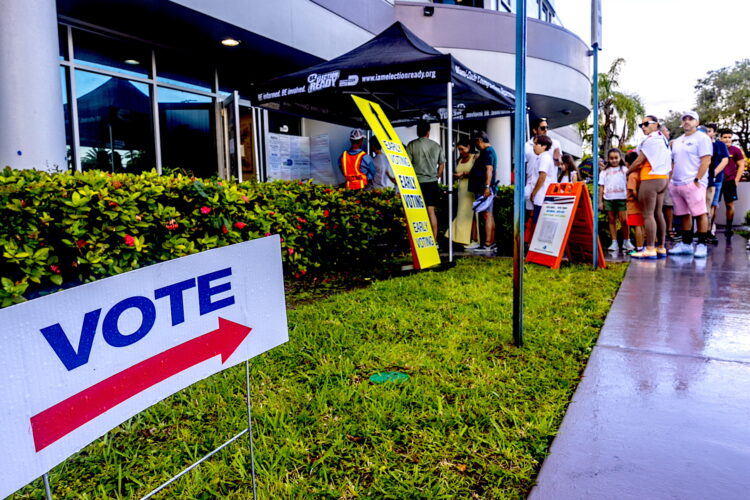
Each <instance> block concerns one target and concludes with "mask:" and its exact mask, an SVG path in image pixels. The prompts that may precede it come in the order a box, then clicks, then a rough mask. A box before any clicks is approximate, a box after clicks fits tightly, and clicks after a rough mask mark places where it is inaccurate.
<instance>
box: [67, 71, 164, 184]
mask: <svg viewBox="0 0 750 500" xmlns="http://www.w3.org/2000/svg"><path fill="white" fill-rule="evenodd" d="M75 78H76V94H77V95H76V99H77V103H78V128H79V135H80V146H81V166H82V168H83V169H84V170H92V169H96V170H107V171H110V172H142V171H144V170H150V169H152V168H154V166H155V165H154V160H153V158H154V154H153V151H154V144H153V143H154V140H153V139H154V138H153V133H152V130H153V129H152V120H151V98H150V97H149V91H148V85H146V84H144V83H139V82H134V81H131V80H127V79H125V78H115V77H110V76H105V75H99V74H96V73H90V72H88V71H83V70H76V72H75Z"/></svg>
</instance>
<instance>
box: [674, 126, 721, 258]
mask: <svg viewBox="0 0 750 500" xmlns="http://www.w3.org/2000/svg"><path fill="white" fill-rule="evenodd" d="M699 123H700V122H699V121H698V113H696V112H695V111H688V112H686V113H685V114H683V115H682V129H683V130H684V131H685V133H684V134H683V135H681V136H680V137H678V138H677V139H675V140H674V141H672V162H673V164H674V168H673V169H672V180H671V182H670V183H669V193H670V194H671V195H672V203H673V204H674V214H675V215H679V216H681V217H682V242H680V243H678V244H677V245H675V246H674V247H672V248H671V249H670V250H669V254H670V255H693V256H694V257H696V258H706V256H707V255H708V247H706V240H707V239H708V217H707V210H706V187H707V186H708V167H709V166H710V165H711V155H712V154H713V151H714V150H713V145H712V144H711V139H710V138H709V137H708V136H707V135H706V134H704V133H703V132H699V131H698V128H697V127H698V125H699ZM693 217H695V219H696V221H697V223H698V232H697V234H696V235H695V236H697V238H698V244H697V245H696V246H695V251H693V246H692V242H693Z"/></svg>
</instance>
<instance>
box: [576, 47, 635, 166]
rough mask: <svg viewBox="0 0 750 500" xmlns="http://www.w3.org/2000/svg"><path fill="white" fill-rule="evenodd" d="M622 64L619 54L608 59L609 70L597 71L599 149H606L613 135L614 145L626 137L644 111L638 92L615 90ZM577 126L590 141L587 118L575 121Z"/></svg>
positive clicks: (622, 141) (623, 61) (617, 87)
mask: <svg viewBox="0 0 750 500" xmlns="http://www.w3.org/2000/svg"><path fill="white" fill-rule="evenodd" d="M624 64H625V59H623V58H622V57H619V58H617V59H615V60H614V61H612V65H611V66H610V67H609V71H607V72H606V73H599V137H601V139H602V140H601V144H600V152H606V151H608V150H609V149H610V148H611V147H612V146H613V143H614V141H615V139H617V145H618V146H622V145H624V144H626V143H627V142H628V141H630V139H632V137H633V134H634V133H635V131H636V130H637V126H638V118H639V117H641V116H643V114H644V113H645V109H644V107H643V102H642V101H641V98H640V97H639V96H638V94H630V93H627V92H621V91H619V90H618V89H619V88H620V80H619V78H620V70H621V69H622V66H623V65H624ZM618 122H621V126H620V127H618V124H619V123H618ZM618 129H619V131H620V133H619V134H618V133H617V132H618ZM579 130H580V131H581V135H583V137H584V140H586V141H588V142H589V143H590V142H591V141H592V135H593V134H592V133H591V124H590V123H588V120H584V121H583V122H581V123H579Z"/></svg>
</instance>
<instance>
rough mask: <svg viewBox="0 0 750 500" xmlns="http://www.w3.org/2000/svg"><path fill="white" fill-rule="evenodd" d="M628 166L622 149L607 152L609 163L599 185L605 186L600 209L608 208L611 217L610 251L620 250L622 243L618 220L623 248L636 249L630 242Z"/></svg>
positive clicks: (600, 174) (605, 166)
mask: <svg viewBox="0 0 750 500" xmlns="http://www.w3.org/2000/svg"><path fill="white" fill-rule="evenodd" d="M627 171H628V169H627V167H626V166H625V161H624V159H623V157H622V151H620V150H619V149H617V148H612V149H610V150H609V152H608V153H607V163H606V164H605V165H604V169H603V170H602V171H601V172H600V173H599V185H600V186H602V187H603V188H602V189H601V190H600V191H599V210H606V211H607V217H608V218H609V234H610V236H612V244H611V245H609V248H608V250H609V251H610V252H619V251H620V245H618V243H617V221H618V220H619V221H620V227H621V228H622V248H623V249H624V250H625V251H628V252H629V251H631V250H635V247H634V246H633V244H632V243H631V242H630V231H629V230H628V219H627V204H626V198H627V186H628V181H627V177H626V175H627Z"/></svg>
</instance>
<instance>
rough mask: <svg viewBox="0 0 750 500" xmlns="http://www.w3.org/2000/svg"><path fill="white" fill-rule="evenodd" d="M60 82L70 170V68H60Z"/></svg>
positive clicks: (71, 160)
mask: <svg viewBox="0 0 750 500" xmlns="http://www.w3.org/2000/svg"><path fill="white" fill-rule="evenodd" d="M60 82H61V83H62V103H63V114H64V116H65V150H66V152H67V153H66V157H67V159H68V170H72V169H73V152H72V150H73V148H72V144H73V138H72V134H71V133H70V130H71V128H70V106H69V105H68V88H69V85H68V68H66V67H65V66H60Z"/></svg>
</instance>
